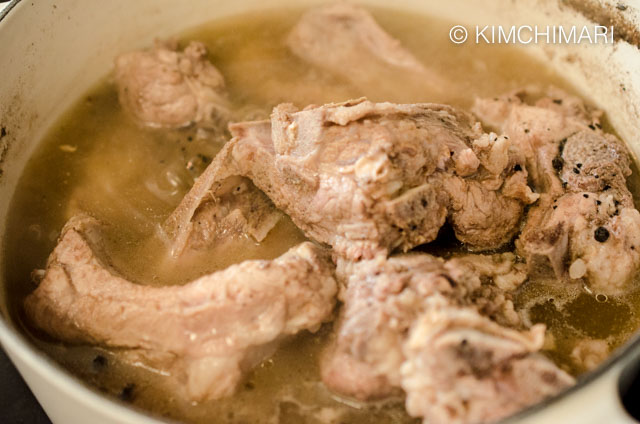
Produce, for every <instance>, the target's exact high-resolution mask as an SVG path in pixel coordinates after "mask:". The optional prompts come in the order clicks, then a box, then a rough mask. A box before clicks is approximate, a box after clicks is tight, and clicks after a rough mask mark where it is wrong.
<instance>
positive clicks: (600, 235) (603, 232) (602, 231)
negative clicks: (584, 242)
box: [593, 227, 609, 243]
mask: <svg viewBox="0 0 640 424" xmlns="http://www.w3.org/2000/svg"><path fill="white" fill-rule="evenodd" d="M593 237H594V238H595V239H596V241H599V242H600V243H604V242H605V241H607V240H608V239H609V230H607V229H606V228H604V227H598V228H596V231H595V233H594V235H593Z"/></svg>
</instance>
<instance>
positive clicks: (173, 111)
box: [115, 41, 229, 129]
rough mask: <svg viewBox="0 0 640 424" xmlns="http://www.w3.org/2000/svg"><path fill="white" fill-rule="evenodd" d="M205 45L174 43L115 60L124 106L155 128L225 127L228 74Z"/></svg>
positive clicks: (135, 117)
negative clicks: (213, 61)
mask: <svg viewBox="0 0 640 424" xmlns="http://www.w3.org/2000/svg"><path fill="white" fill-rule="evenodd" d="M206 57H207V49H206V47H205V46H204V44H203V43H200V42H197V41H192V42H191V43H189V45H188V46H187V47H186V48H185V49H184V51H182V52H181V51H178V45H177V43H176V42H175V41H166V42H159V41H158V42H156V44H155V46H154V47H152V48H151V49H149V50H138V51H133V52H129V53H125V54H122V55H120V56H118V57H117V58H116V61H115V81H116V86H117V88H118V97H119V99H120V104H122V106H123V107H124V109H125V110H126V111H127V112H129V113H130V114H131V115H132V117H133V118H134V119H135V120H136V121H138V122H139V123H141V124H143V125H147V126H151V127H162V128H179V127H184V126H188V125H192V124H196V125H198V126H199V127H203V128H210V129H220V128H224V125H225V122H226V120H227V118H228V114H229V110H228V101H227V99H226V94H225V88H224V78H223V77H222V75H221V74H220V72H218V70H217V69H216V68H215V67H214V66H213V65H212V64H211V63H210V62H209V61H207V58H206Z"/></svg>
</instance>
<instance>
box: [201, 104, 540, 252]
mask: <svg viewBox="0 0 640 424" xmlns="http://www.w3.org/2000/svg"><path fill="white" fill-rule="evenodd" d="M230 129H231V132H232V134H233V135H234V139H233V140H232V141H231V142H230V143H229V144H228V145H227V146H225V149H228V150H225V152H226V153H224V154H226V155H227V157H232V158H233V161H234V162H235V166H236V168H238V169H240V172H239V174H240V175H244V176H248V177H249V178H251V180H252V181H253V183H254V184H255V185H256V186H258V187H259V188H260V189H262V190H263V191H264V192H265V193H266V194H267V195H268V196H269V198H270V199H271V200H272V201H273V202H274V203H275V205H276V206H277V207H278V208H279V209H281V210H283V211H284V212H286V213H287V214H289V216H291V218H292V219H293V221H294V222H295V223H296V225H298V227H300V228H301V229H302V230H303V231H304V232H305V233H306V234H307V235H308V236H310V237H312V238H314V239H316V240H318V241H320V242H323V243H327V244H330V245H331V246H332V247H333V248H334V249H335V250H336V251H337V252H338V253H339V254H341V255H343V256H345V257H348V258H351V259H358V258H371V257H373V256H374V255H375V254H376V253H378V252H387V251H391V250H393V249H395V248H398V249H401V250H405V251H406V250H408V249H410V248H412V247H414V246H416V245H419V244H423V243H427V242H430V241H432V240H434V239H435V238H436V236H437V234H438V231H439V229H440V227H441V226H442V225H443V224H444V222H445V220H446V218H447V215H449V217H450V219H451V221H452V223H453V224H454V229H456V231H457V235H458V237H459V238H460V239H461V240H464V241H466V242H467V243H469V244H471V245H472V246H473V247H476V248H480V249H487V248H496V247H499V246H501V245H502V244H504V243H506V242H508V241H509V240H510V238H511V237H512V236H513V234H514V233H515V231H516V228H517V226H518V224H519V221H520V218H521V216H522V211H523V208H524V205H525V204H527V203H531V202H533V201H534V200H535V199H536V198H537V197H536V196H535V195H534V194H533V193H531V191H530V190H529V189H528V187H527V186H526V176H527V174H526V170H525V169H524V162H523V161H524V158H523V157H521V155H519V154H518V152H517V149H516V148H514V147H513V146H512V145H511V144H510V143H509V142H508V141H503V140H502V139H499V138H498V137H497V136H495V135H493V136H491V135H486V134H482V133H481V132H480V130H479V126H478V125H474V123H473V121H471V120H470V116H469V115H467V114H465V113H463V112H460V111H457V110H455V109H453V108H451V107H448V106H441V105H434V104H413V105H398V104H391V103H371V102H369V101H366V100H364V99H360V100H353V101H349V102H345V103H339V104H329V105H325V106H322V107H310V108H307V109H305V110H303V111H297V109H295V108H293V106H291V105H286V104H285V105H280V106H278V107H276V108H275V109H274V113H273V115H272V123H271V137H269V136H268V133H269V127H268V124H267V123H266V122H253V123H238V124H233V125H231V126H230ZM231 151H232V152H231ZM476 151H477V153H476ZM221 154H222V153H221ZM477 155H480V157H478V156H477ZM490 160H495V162H496V163H490ZM485 165H486V166H488V167H489V168H490V169H491V170H492V171H493V172H497V173H496V174H494V173H492V172H491V171H489V169H488V168H487V167H486V166H485ZM207 172H208V171H207ZM460 174H462V175H466V177H465V178H464V180H463V178H462V177H461V176H460ZM505 180H506V181H505ZM443 181H446V182H447V183H446V184H445V183H444V182H443ZM519 186H520V187H519ZM502 190H506V193H503V192H502ZM491 202H499V203H503V204H505V205H508V208H506V210H505V211H501V213H500V214H491V215H489V214H488V213H487V211H488V210H489V208H490V207H491V209H492V210H493V208H494V207H495V205H492V204H491ZM463 205H466V206H467V209H466V210H462V206H463ZM494 215H495V216H494ZM507 215H508V216H507Z"/></svg>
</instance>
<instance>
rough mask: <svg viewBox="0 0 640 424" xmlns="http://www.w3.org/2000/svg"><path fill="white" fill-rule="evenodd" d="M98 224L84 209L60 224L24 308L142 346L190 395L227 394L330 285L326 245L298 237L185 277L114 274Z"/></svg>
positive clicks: (47, 320) (313, 325) (312, 324)
mask: <svg viewBox="0 0 640 424" xmlns="http://www.w3.org/2000/svg"><path fill="white" fill-rule="evenodd" d="M99 227H100V224H99V223H98V222H97V221H95V220H94V219H92V218H89V217H87V216H80V217H76V218H74V219H72V220H71V221H70V222H69V223H68V224H67V225H66V226H65V228H64V229H63V231H62V235H61V238H60V240H59V242H58V245H57V246H56V248H55V250H54V251H53V253H52V254H51V256H50V257H49V260H48V263H47V269H46V272H45V274H44V277H43V279H42V281H41V282H40V284H39V286H38V288H37V289H36V290H35V291H34V292H33V293H32V294H30V295H29V296H28V297H27V299H26V301H25V308H26V312H27V316H28V317H29V319H30V321H31V322H32V323H33V324H34V325H35V326H36V327H38V328H39V329H41V330H43V331H45V332H46V333H48V334H49V335H51V336H53V337H55V338H57V339H60V340H63V341H66V342H72V343H89V344H97V345H102V346H108V347H115V348H120V349H126V350H131V351H132V352H134V353H139V352H142V356H143V357H144V358H145V360H146V361H147V362H148V363H150V365H151V366H155V367H158V368H160V369H162V367H163V366H165V365H166V364H167V363H171V370H170V372H171V375H173V376H174V377H176V378H177V380H178V382H180V383H181V384H182V385H183V389H184V395H185V396H186V397H188V398H190V399H192V400H204V399H215V398H219V397H221V396H226V395H229V394H231V393H232V392H233V391H234V389H235V387H236V385H237V383H238V382H239V381H240V380H241V378H242V375H243V372H245V371H247V370H248V369H249V368H251V367H252V366H253V365H255V364H256V363H257V362H260V361H261V360H262V359H264V356H263V355H264V354H266V353H267V352H272V351H273V348H274V346H275V344H274V343H276V342H277V341H279V340H280V339H281V338H282V337H284V336H287V335H292V334H295V333H297V332H299V331H301V330H310V331H315V330H317V329H318V328H319V326H320V324H321V323H322V322H324V321H326V320H328V319H330V317H331V315H332V310H333V306H334V301H335V295H336V291H337V286H336V282H335V280H334V278H333V264H332V263H331V261H330V259H329V257H328V255H327V253H325V252H324V251H323V250H322V249H320V248H318V247H315V246H314V245H313V244H311V243H309V242H306V243H302V244H300V245H298V246H297V247H294V248H292V249H290V250H289V251H288V252H287V253H285V254H284V255H282V256H280V257H279V258H277V259H275V260H273V261H260V260H256V261H245V262H242V263H240V264H238V265H233V266H231V267H229V268H227V269H225V270H223V271H219V272H216V273H213V274H210V275H206V276H204V277H201V278H199V279H197V280H195V281H193V282H191V283H189V284H187V285H184V286H168V287H151V286H143V285H138V284H134V283H132V282H130V281H127V280H126V279H124V278H122V277H120V276H118V275H117V274H116V272H115V271H114V270H113V269H111V268H110V267H109V266H108V258H101V257H100V256H103V252H101V251H100V247H99V245H100V234H99V231H100V229H99Z"/></svg>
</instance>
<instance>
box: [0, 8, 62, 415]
mask: <svg viewBox="0 0 640 424" xmlns="http://www.w3.org/2000/svg"><path fill="white" fill-rule="evenodd" d="M1 1H2V0H0V2H1ZM0 422H1V423H3V424H51V421H49V418H47V415H46V414H45V413H44V411H43V410H42V408H41V407H40V405H39V404H38V401H37V400H36V398H35V397H33V394H32V393H31V390H29V388H28V387H27V385H26V384H25V383H24V380H22V377H20V374H18V371H17V370H16V369H15V367H14V366H13V364H12V363H11V361H9V358H7V355H6V354H5V353H4V350H2V348H0Z"/></svg>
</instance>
